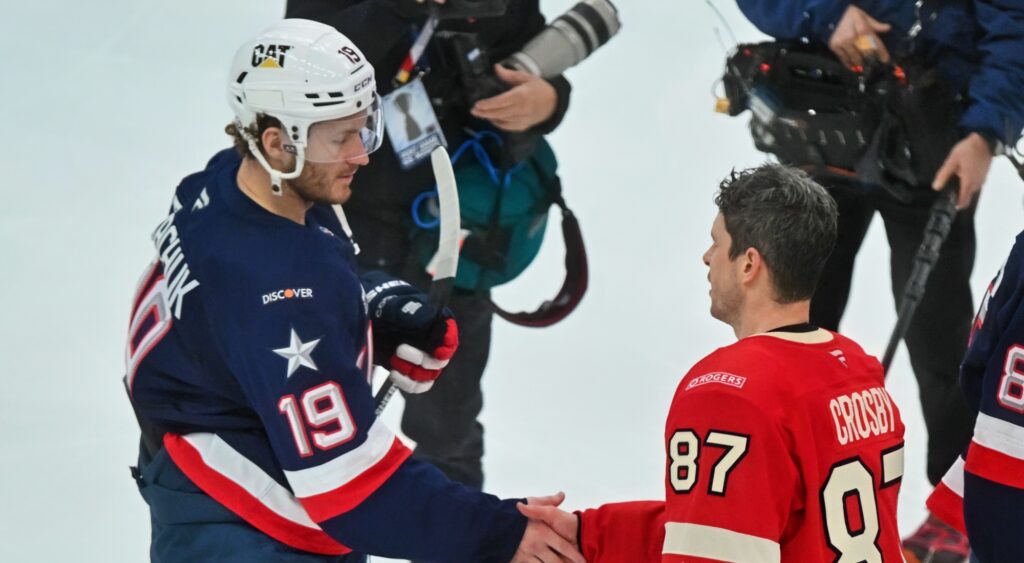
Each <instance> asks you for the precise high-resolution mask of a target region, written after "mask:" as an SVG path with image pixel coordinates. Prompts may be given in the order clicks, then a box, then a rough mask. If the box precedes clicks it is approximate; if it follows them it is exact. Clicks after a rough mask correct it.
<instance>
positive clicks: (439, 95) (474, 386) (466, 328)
mask: <svg viewBox="0 0 1024 563" xmlns="http://www.w3.org/2000/svg"><path fill="white" fill-rule="evenodd" d="M467 5H468V6H470V7H472V8H481V9H484V10H485V11H487V13H489V14H491V15H486V14H482V15H479V17H469V16H467V14H464V13H458V12H457V10H456V9H459V10H461V9H463V8H465V7H466V6H467ZM286 11H287V17H302V18H309V19H313V20H317V21H321V22H324V23H327V24H329V25H332V26H334V27H335V28H337V29H338V30H339V31H341V32H342V33H344V34H346V35H347V36H348V37H350V38H352V40H353V41H354V42H355V43H356V44H358V45H359V46H360V47H361V48H362V50H363V52H364V53H365V54H366V56H367V58H368V60H369V61H370V63H371V64H373V66H374V68H376V69H377V73H378V76H380V77H381V79H380V81H379V82H378V84H379V90H380V93H381V95H382V96H384V97H385V101H386V104H387V100H389V99H394V100H395V102H394V106H393V108H394V109H393V110H392V116H391V117H394V116H395V115H396V114H397V115H398V116H399V117H400V118H401V119H400V120H399V121H398V122H399V125H400V127H393V126H392V125H393V122H392V121H389V122H387V132H386V134H387V138H388V140H389V142H390V145H391V146H386V147H384V150H381V151H380V152H379V155H380V156H379V157H378V158H375V159H374V160H372V161H371V162H370V164H369V165H367V166H365V167H364V168H363V170H362V171H361V172H360V175H359V177H358V178H356V179H355V181H354V182H353V185H352V191H353V194H352V198H351V200H350V202H349V203H348V204H347V205H346V207H345V209H346V212H347V214H348V217H349V218H350V221H351V226H352V230H353V233H354V238H355V240H356V241H357V242H358V243H359V245H360V246H361V253H360V254H359V256H358V260H359V263H360V266H361V268H364V269H382V270H386V271H389V272H391V273H393V274H396V275H398V274H401V275H403V276H404V277H405V279H408V280H409V281H410V282H412V283H415V284H417V285H419V286H420V287H421V288H425V287H426V286H427V285H428V284H429V277H428V276H427V274H426V273H425V271H424V267H423V264H422V262H421V261H420V260H419V258H418V257H417V256H415V255H414V254H415V253H414V252H413V251H412V250H413V249H412V245H411V243H410V234H409V233H410V232H411V230H412V226H413V219H412V217H411V207H412V204H413V201H414V199H416V197H417V196H418V195H419V194H421V193H423V192H424V191H428V190H432V189H433V186H434V177H433V175H432V172H431V168H430V165H429V163H427V162H426V161H417V158H418V157H419V156H421V155H425V154H427V153H428V152H429V151H428V150H426V149H425V148H422V147H418V146H417V145H415V144H409V143H407V138H408V137H420V138H426V137H430V136H432V135H438V134H440V135H443V137H444V139H445V140H446V141H447V145H448V147H449V150H450V151H454V150H455V149H456V148H458V147H460V146H461V145H462V143H463V142H464V141H465V140H466V139H467V138H469V133H467V128H470V129H475V130H479V129H491V130H495V131H496V132H498V133H499V134H501V135H502V137H504V138H507V137H508V135H507V133H509V132H515V133H517V134H518V133H526V134H533V135H537V136H539V135H543V134H546V133H548V132H550V131H552V130H553V129H554V128H555V127H556V126H557V125H558V124H559V123H560V122H561V120H562V117H563V116H564V115H565V112H566V109H567V108H568V104H569V92H570V86H569V83H568V81H566V80H565V78H563V77H561V76H558V77H555V78H553V79H550V80H545V79H543V78H539V77H537V76H533V75H531V74H528V73H525V72H519V71H515V70H509V69H506V68H503V67H501V66H498V65H493V73H494V75H496V77H497V79H499V80H500V81H501V82H503V83H504V85H506V86H507V90H506V91H505V92H503V93H500V94H497V95H492V96H489V97H485V98H483V99H479V100H472V99H467V94H466V92H465V85H464V84H463V81H464V80H465V77H464V76H460V72H459V68H458V65H457V64H456V63H455V62H454V61H451V60H449V59H450V58H449V57H448V56H447V55H446V50H447V49H448V46H447V45H446V44H445V40H444V37H445V35H446V34H450V33H451V32H461V33H464V34H474V35H464V36H462V37H463V38H470V39H471V40H473V41H476V43H477V44H478V45H479V46H480V47H481V50H482V51H484V53H483V54H484V55H485V56H486V57H488V58H489V60H490V61H492V62H496V61H500V60H503V59H504V58H505V57H507V56H509V55H511V54H512V53H514V52H516V51H518V50H519V49H520V48H522V47H523V45H524V43H526V41H528V40H529V39H530V38H532V37H534V36H535V35H536V34H537V33H539V32H540V31H541V30H542V29H543V28H544V24H545V20H544V16H543V15H542V14H541V13H540V8H539V6H538V0H477V1H474V2H466V1H465V0H462V1H457V0H448V2H447V3H446V2H445V1H444V0H431V1H430V2H424V1H422V0H420V1H417V0H363V1H358V0H340V1H339V0H290V1H289V2H288V6H287V10H286ZM430 12H434V13H436V14H437V16H438V18H439V21H438V22H437V26H436V29H432V25H430V24H428V15H429V13H430ZM431 23H433V20H431ZM488 70H490V69H488ZM392 77H394V78H395V79H394V80H393V81H392ZM424 91H425V94H424ZM391 94H394V95H393V96H391V97H389V95H391ZM418 98H421V99H423V100H428V99H429V103H428V102H424V103H421V104H420V105H419V106H417V105H416V102H415V100H416V99H418ZM424 106H426V107H424ZM387 111H388V108H387V105H386V107H385V114H386V115H387ZM398 129H402V131H399V130H398ZM516 136H517V137H520V138H521V137H522V135H516ZM386 144H388V143H386ZM508 144H511V143H506V145H508ZM428 146H429V145H428ZM449 307H450V308H451V309H452V311H453V312H454V314H455V316H456V317H457V318H458V319H459V327H460V328H461V334H460V347H459V353H458V354H457V355H456V356H455V357H454V358H453V359H452V361H451V363H450V364H449V365H448V367H447V369H446V370H445V377H444V378H441V379H440V380H439V381H438V382H437V384H436V385H435V386H434V388H433V389H432V390H431V391H430V392H429V393H424V394H421V395H406V407H405V413H404V415H403V419H402V430H403V431H404V432H405V433H406V434H407V435H408V436H409V437H410V438H412V439H413V440H415V441H416V443H417V448H416V452H415V455H416V456H417V457H419V458H420V459H423V460H426V461H429V462H431V463H433V464H435V465H436V466H437V467H439V468H440V469H441V470H442V471H443V472H444V473H445V474H447V475H448V476H449V477H451V478H452V479H455V480H457V481H460V482H462V483H465V484H467V485H471V486H474V487H482V486H483V469H482V465H481V458H482V457H483V426H482V425H481V424H480V423H479V422H478V421H477V416H478V415H479V413H480V411H481V409H482V407H483V396H482V393H481V389H480V380H481V377H482V375H483V371H484V367H485V366H486V364H487V357H488V353H489V348H490V341H491V320H492V317H493V313H492V312H491V309H490V307H489V302H488V296H487V294H486V293H483V294H481V293H480V292H469V291H460V290H458V289H457V290H456V291H455V293H454V295H453V296H452V299H451V302H450V304H449Z"/></svg>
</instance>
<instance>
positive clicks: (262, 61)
mask: <svg viewBox="0 0 1024 563" xmlns="http://www.w3.org/2000/svg"><path fill="white" fill-rule="evenodd" d="M291 48H292V47H291V45H256V46H255V47H253V50H252V66H253V67H263V68H283V67H284V54H285V53H287V52H288V50H289V49H291Z"/></svg>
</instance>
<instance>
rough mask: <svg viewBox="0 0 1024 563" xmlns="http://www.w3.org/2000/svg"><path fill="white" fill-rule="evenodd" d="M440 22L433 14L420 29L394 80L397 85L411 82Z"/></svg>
mask: <svg viewBox="0 0 1024 563" xmlns="http://www.w3.org/2000/svg"><path fill="white" fill-rule="evenodd" d="M438 21H439V20H438V17H437V15H436V14H432V15H431V16H430V17H429V18H427V22H426V23H424V24H423V28H422V29H420V33H419V35H417V36H416V40H415V41H413V43H412V47H411V48H410V49H409V54H407V55H406V56H405V60H404V61H402V66H400V67H399V68H398V74H396V75H395V79H394V82H395V84H396V85H399V84H405V83H406V82H408V81H409V78H410V77H411V76H412V69H413V68H414V67H415V66H416V63H417V62H418V61H419V60H420V57H422V56H423V51H425V50H426V49H427V44H428V43H430V38H431V37H433V36H434V31H436V30H437V22H438Z"/></svg>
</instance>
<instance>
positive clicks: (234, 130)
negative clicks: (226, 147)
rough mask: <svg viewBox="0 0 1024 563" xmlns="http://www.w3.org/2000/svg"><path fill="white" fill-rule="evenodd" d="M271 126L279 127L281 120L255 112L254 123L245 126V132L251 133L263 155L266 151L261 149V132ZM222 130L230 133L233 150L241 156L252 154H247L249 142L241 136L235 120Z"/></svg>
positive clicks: (245, 156)
mask: <svg viewBox="0 0 1024 563" xmlns="http://www.w3.org/2000/svg"><path fill="white" fill-rule="evenodd" d="M271 127H277V128H278V129H281V128H282V127H281V122H280V121H278V119H277V118H276V117H271V116H269V115H267V114H265V113H257V114H256V124H255V125H249V126H247V127H246V128H245V132H246V133H248V134H249V135H252V137H253V138H254V139H256V146H257V147H258V148H259V149H260V152H261V153H263V154H264V155H266V154H267V151H265V150H264V149H263V132H264V131H266V130H267V129H270V128H271ZM224 132H225V133H227V134H228V135H231V140H232V142H233V143H234V146H235V150H236V151H238V154H239V155H241V156H242V157H243V158H248V157H252V155H251V154H249V142H248V141H246V140H245V137H243V136H242V133H241V131H239V130H238V124H237V123H236V122H234V121H232V122H231V123H228V124H227V126H226V127H225V128H224Z"/></svg>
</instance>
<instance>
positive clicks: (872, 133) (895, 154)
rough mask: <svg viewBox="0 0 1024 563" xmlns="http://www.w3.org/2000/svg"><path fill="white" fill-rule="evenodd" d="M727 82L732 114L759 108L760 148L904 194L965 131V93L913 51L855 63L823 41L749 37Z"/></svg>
mask: <svg viewBox="0 0 1024 563" xmlns="http://www.w3.org/2000/svg"><path fill="white" fill-rule="evenodd" d="M722 82H723V85H724V87H725V94H726V98H727V99H728V101H729V104H728V113H729V115H734V116H735V115H739V114H740V113H742V112H743V111H745V110H747V109H749V110H751V113H752V119H751V121H750V132H751V135H752V137H753V139H754V145H755V146H756V147H757V148H758V149H759V150H761V151H764V152H769V153H772V154H774V155H775V156H776V157H777V158H778V159H779V161H780V162H783V163H785V164H791V165H794V166H799V167H801V168H805V169H808V170H811V171H813V172H814V173H815V174H817V175H821V176H833V177H838V178H840V179H856V180H858V181H859V182H860V183H861V184H862V185H865V186H878V187H881V188H883V189H884V190H885V191H887V192H888V193H889V194H890V195H892V196H894V197H896V199H898V200H901V201H909V200H910V199H911V198H912V197H913V195H912V192H913V191H914V190H915V189H917V188H918V187H920V186H924V185H927V184H930V183H931V180H932V178H933V177H934V175H935V172H936V171H937V170H938V168H939V166H940V165H941V164H942V161H943V159H944V157H945V155H946V154H948V152H949V150H950V149H951V148H952V147H953V145H954V144H955V143H956V141H957V140H958V139H959V135H958V133H957V127H956V124H957V119H958V116H959V115H960V112H961V111H962V109H961V107H962V106H961V101H960V100H959V99H958V98H957V97H956V95H955V94H954V93H953V92H952V91H951V90H950V89H949V88H948V86H947V85H946V84H945V81H944V80H942V78H941V76H940V75H939V73H938V72H937V71H936V70H935V69H930V68H924V67H922V66H920V65H918V64H916V63H915V62H914V61H912V60H897V61H896V62H893V63H888V64H883V63H880V62H878V61H874V62H873V63H872V64H868V65H866V66H865V67H863V68H856V69H850V68H847V67H846V66H845V65H843V64H842V63H841V62H840V61H839V60H838V59H837V58H836V57H835V55H834V54H833V53H832V52H831V51H829V50H828V49H827V48H826V47H825V46H821V45H806V44H803V43H798V42H786V41H773V42H765V43H756V44H741V45H738V46H737V48H736V51H735V52H734V53H733V54H732V55H731V56H730V57H729V58H728V60H727V61H726V69H725V73H724V74H723V77H722Z"/></svg>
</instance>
